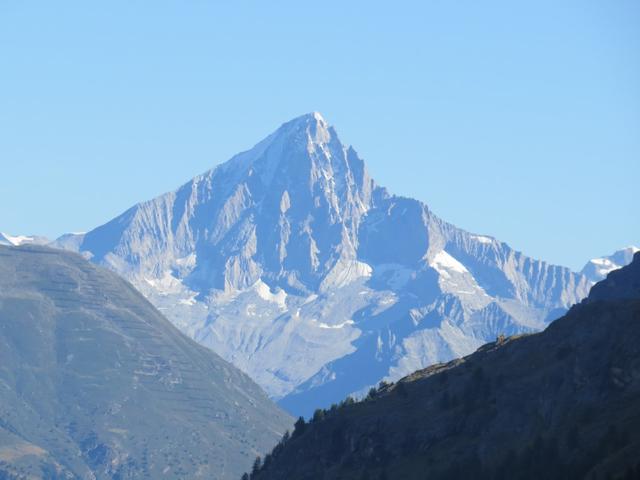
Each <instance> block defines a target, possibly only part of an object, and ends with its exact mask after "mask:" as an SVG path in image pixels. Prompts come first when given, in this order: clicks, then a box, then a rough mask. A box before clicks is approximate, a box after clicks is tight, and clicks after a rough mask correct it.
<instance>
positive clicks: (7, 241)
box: [0, 232, 50, 247]
mask: <svg viewBox="0 0 640 480" xmlns="http://www.w3.org/2000/svg"><path fill="white" fill-rule="evenodd" d="M49 242H50V240H49V239H48V238H46V237H40V236H37V235H15V236H14V235H9V234H8V233H3V232H0V245H5V246H14V247H15V246H18V245H46V244H48V243H49Z"/></svg>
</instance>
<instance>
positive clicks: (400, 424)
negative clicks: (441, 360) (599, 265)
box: [251, 253, 640, 480]
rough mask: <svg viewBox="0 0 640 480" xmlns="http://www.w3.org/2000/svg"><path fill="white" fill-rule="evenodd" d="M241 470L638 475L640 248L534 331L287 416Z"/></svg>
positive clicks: (318, 475) (268, 475)
mask: <svg viewBox="0 0 640 480" xmlns="http://www.w3.org/2000/svg"><path fill="white" fill-rule="evenodd" d="M251 478H252V479H253V480H262V479H287V478H296V479H298V480H303V479H308V480H311V479H324V480H329V479H338V478H340V479H362V478H368V479H374V480H375V479H383V478H384V479H398V480H400V479H424V478H428V479H434V480H437V479H459V478H476V479H483V478H487V479H511V478H519V479H527V478H530V479H539V478H547V479H573V478H575V479H582V478H588V479H608V478H613V479H615V478H625V479H626V478H629V479H634V478H640V253H636V255H635V257H634V260H633V262H632V263H631V264H630V265H629V266H627V267H625V268H623V269H621V270H618V271H614V272H612V273H611V274H609V276H608V277H607V279H606V280H604V281H602V282H600V283H599V284H597V285H595V286H594V287H593V288H592V290H591V292H590V295H589V297H588V298H587V299H586V300H585V301H583V302H582V303H580V304H578V305H575V306H574V307H573V308H571V310H570V311H569V313H568V314H567V315H565V316H564V317H563V318H561V319H559V320H557V321H555V322H554V323H552V324H551V325H550V326H549V327H548V328H547V329H546V330H545V331H544V332H542V333H538V334H531V335H525V336H518V337H512V338H507V339H504V340H502V339H500V340H499V341H497V342H495V343H490V344H487V345H485V346H483V347H482V348H480V349H479V350H478V351H477V352H475V353H473V354H472V355H469V356H467V357H464V358H461V359H458V360H454V361H452V362H450V363H447V364H437V365H434V366H432V367H429V368H427V369H425V370H420V371H417V372H415V373H413V374H412V375H409V376H408V377H405V378H403V379H402V380H400V381H399V382H398V383H396V384H393V385H390V386H384V387H382V388H381V389H380V391H378V392H372V394H371V395H370V396H369V397H368V398H367V399H366V400H364V401H362V402H359V403H355V404H354V403H352V402H345V403H344V404H343V405H342V406H340V407H338V408H334V409H332V410H330V411H327V412H318V413H317V414H316V416H315V419H314V421H312V422H311V423H307V424H302V423H300V422H299V423H298V424H297V427H296V430H295V431H294V433H293V435H292V437H291V438H290V439H288V440H286V441H284V442H282V443H281V444H280V445H279V446H278V447H276V449H275V450H274V451H273V453H272V454H271V455H269V457H267V459H266V460H265V466H264V467H263V468H262V469H261V470H260V471H259V472H257V473H256V474H255V475H253V476H252V477H251Z"/></svg>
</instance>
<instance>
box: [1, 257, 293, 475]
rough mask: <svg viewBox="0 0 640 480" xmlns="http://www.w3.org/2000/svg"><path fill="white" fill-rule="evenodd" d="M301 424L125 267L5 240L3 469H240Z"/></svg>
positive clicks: (209, 471) (187, 471)
mask: <svg viewBox="0 0 640 480" xmlns="http://www.w3.org/2000/svg"><path fill="white" fill-rule="evenodd" d="M291 424H292V419H291V418H290V417H289V416H288V415H287V414H285V413H284V412H283V411H281V410H280V409H279V408H278V407H276V405H275V404H273V403H272V402H271V401H270V400H269V399H268V397H267V396H266V395H265V394H264V393H263V392H262V390H261V389H260V388H259V387H258V385H256V384H255V383H254V382H253V381H252V380H251V379H250V378H249V377H248V376H246V375H245V374H244V373H241V372H240V371H239V370H238V369H237V368H235V367H234V366H232V365H230V364H229V363H227V362H226V361H224V360H222V359H221V358H220V357H218V356H217V355H216V354H215V353H213V352H211V351H210V350H209V349H206V348H204V347H202V346H200V345H198V344H197V343H196V342H194V341H193V340H191V339H189V338H187V337H186V336H184V335H183V334H181V333H180V332H179V331H178V330H177V329H176V328H175V327H174V326H173V325H172V324H171V323H170V322H169V321H167V320H166V319H165V318H164V317H163V316H162V315H161V314H160V313H159V312H158V310H156V309H155V308H154V307H153V306H152V305H151V304H150V303H149V302H148V301H147V300H146V299H145V298H144V297H143V296H142V295H141V294H140V293H139V292H138V291H137V290H136V289H135V288H133V287H132V286H131V285H130V284H129V283H128V282H126V281H125V280H123V279H121V278H120V277H119V276H118V275H116V274H114V273H112V272H110V271H108V270H106V269H104V268H101V267H98V266H95V265H93V264H91V263H90V262H88V261H86V260H84V259H83V258H82V257H81V256H79V255H77V254H74V253H70V252H63V251H61V250H53V249H50V248H47V247H41V246H33V245H28V246H22V247H4V246H0V478H2V479H11V480H13V479H31V478H43V479H77V478H82V479H105V480H106V479H122V480H124V479H142V478H148V479H160V478H204V479H214V478H215V479H237V478H239V476H240V475H241V474H242V471H243V470H246V469H247V468H249V467H250V466H251V463H252V461H253V459H254V458H255V456H256V455H258V454H260V453H261V452H264V451H266V450H268V449H270V448H271V447H272V446H273V444H274V443H275V441H276V440H277V439H278V438H279V437H281V436H282V434H283V433H284V431H285V430H286V429H289V428H290V426H291Z"/></svg>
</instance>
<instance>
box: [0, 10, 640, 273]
mask: <svg viewBox="0 0 640 480" xmlns="http://www.w3.org/2000/svg"><path fill="white" fill-rule="evenodd" d="M313 110H318V111H320V112H322V114H323V115H324V116H325V118H326V119H327V120H328V121H329V122H330V123H331V124H333V125H334V126H335V127H336V128H337V130H338V132H339V133H340V135H341V137H342V139H343V140H344V141H346V142H348V143H351V144H353V145H354V146H355V148H356V150H358V152H359V153H360V154H361V156H363V157H364V158H365V160H366V161H367V164H368V166H369V170H370V172H371V173H372V175H373V176H374V178H375V179H376V180H377V181H378V183H380V184H382V185H385V186H387V187H388V188H389V189H390V190H391V191H392V192H394V193H396V194H401V195H406V196H412V197H416V198H419V199H421V200H424V201H425V202H427V204H429V206H430V207H431V208H432V209H433V210H434V211H435V212H436V213H437V214H439V215H440V216H441V217H443V218H444V219H446V220H448V221H450V222H453V223H455V224H456V225H458V226H460V227H463V228H465V229H467V230H470V231H473V232H478V233H485V234H490V235H493V236H495V237H497V238H499V239H501V240H503V241H506V242H508V243H510V244H511V245H512V246H513V247H515V248H517V249H519V250H522V251H524V252H525V253H527V254H529V255H533V256H535V257H538V258H543V259H546V260H549V261H552V262H556V263H561V264H565V265H569V266H571V267H574V268H578V267H579V266H581V265H582V264H583V263H584V262H585V261H586V260H587V259H588V258H591V257H593V256H596V255H601V254H605V253H609V252H611V251H613V250H615V249H617V248H618V247H622V246H625V245H627V244H630V243H635V244H638V243H640V213H639V210H640V208H639V207H640V193H639V191H640V182H639V180H640V2H638V1H624V0H602V1H597V2H595V1H588V0H576V1H558V0H552V1H546V0H542V1H541V0H537V1H530V2H513V1H504V2H491V1H488V2H487V1H483V2H478V1H456V2H450V1H445V0H442V1H416V2H389V1H385V2H372V1H362V2H355V1H353V2H346V1H323V2H300V1H289V2H285V1H277V2H265V1H253V2H251V1H238V2H214V1H205V0H191V1H188V0H185V1H179V2H178V1H158V0H154V1H140V0H138V1H131V0H127V1H124V0H118V1H116V0H110V1H108V2H88V1H86V0H82V1H80V0H78V1H63V2H52V1H29V2H25V1H22V0H0V167H1V169H0V175H1V176H0V230H2V231H7V232H9V233H13V234H18V233H19V234H32V233H36V234H44V235H47V236H50V237H55V236H57V235H59V234H61V233H63V232H67V231H83V230H88V229H91V228H92V227H95V226H97V225H99V224H102V223H104V222H105V221H107V220H109V219H110V218H112V217H113V216H115V215H117V214H118V213H120V212H122V211H123V210H125V209H126V208H128V207H129V206H131V205H133V204H134V203H136V202H138V201H141V200H145V199H148V198H152V197H154V196H155V195H157V194H160V193H163V192H165V191H168V190H173V189H174V188H176V187H177V186H179V185H180V184H182V183H183V182H185V181H186V180H188V179H189V178H191V177H192V176H194V175H196V174H198V173H201V172H203V171H205V170H207V169H209V168H211V167H213V166H215V165H216V164H218V163H220V162H222V161H224V160H226V159H227V158H229V157H230V156H232V155H233V154H234V153H236V152H238V151H241V150H245V149H247V148H249V147H251V146H252V145H253V144H255V143H256V142H257V141H259V140H260V139H261V138H262V137H264V136H265V135H266V134H268V133H270V132H271V131H272V130H274V129H275V128H277V127H278V126H279V125H280V124H281V123H283V122H284V121H286V120H288V119H290V118H292V117H295V116H297V115H300V114H303V113H306V112H310V111H313Z"/></svg>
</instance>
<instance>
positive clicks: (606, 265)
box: [580, 245, 640, 283]
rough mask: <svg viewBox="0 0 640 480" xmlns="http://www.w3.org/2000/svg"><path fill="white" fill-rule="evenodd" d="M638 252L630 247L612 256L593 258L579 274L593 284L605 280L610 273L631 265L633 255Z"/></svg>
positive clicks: (634, 247)
mask: <svg viewBox="0 0 640 480" xmlns="http://www.w3.org/2000/svg"><path fill="white" fill-rule="evenodd" d="M638 251H640V248H638V247H636V246H635V245H630V246H628V247H625V248H622V249H620V250H617V251H616V252H614V253H613V254H612V255H608V256H605V257H598V258H593V259H591V260H589V261H588V262H587V264H586V265H585V266H584V268H583V269H582V271H581V272H580V273H582V274H583V275H585V276H587V278H589V280H591V281H592V282H594V283H595V282H599V281H600V280H603V279H605V278H606V276H607V275H608V274H609V273H610V272H612V271H614V270H618V269H620V268H622V267H624V266H625V265H628V264H629V263H631V260H632V259H633V255H634V254H635V253H636V252H638Z"/></svg>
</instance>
